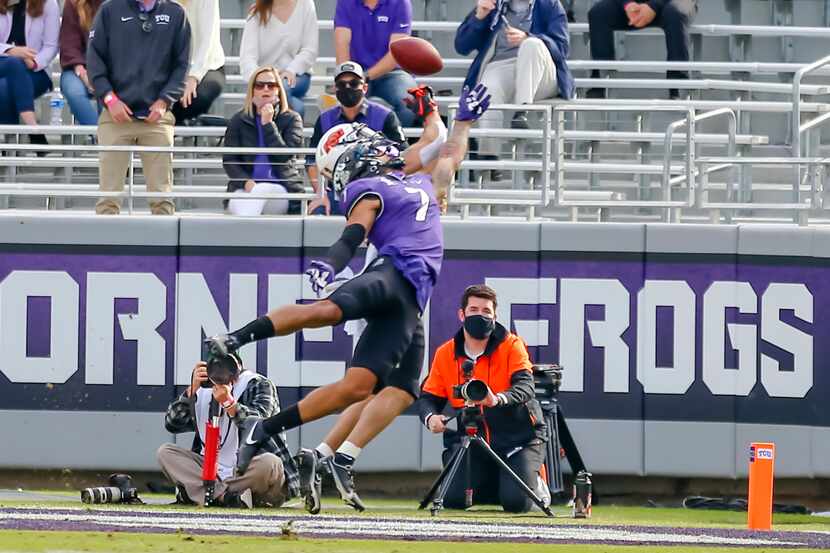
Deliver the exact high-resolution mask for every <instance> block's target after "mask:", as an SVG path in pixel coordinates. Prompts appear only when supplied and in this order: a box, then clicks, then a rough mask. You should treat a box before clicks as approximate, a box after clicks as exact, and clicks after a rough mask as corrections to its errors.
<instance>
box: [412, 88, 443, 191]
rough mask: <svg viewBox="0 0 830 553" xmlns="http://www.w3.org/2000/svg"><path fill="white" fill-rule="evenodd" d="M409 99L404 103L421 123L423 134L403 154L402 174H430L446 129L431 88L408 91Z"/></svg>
mask: <svg viewBox="0 0 830 553" xmlns="http://www.w3.org/2000/svg"><path fill="white" fill-rule="evenodd" d="M408 92H409V94H410V95H411V98H407V99H406V103H407V105H408V106H409V109H411V110H412V111H413V112H414V113H415V118H416V120H419V121H421V122H423V128H424V132H423V133H421V137H420V138H419V139H418V142H416V143H415V144H413V145H412V146H410V147H409V148H407V149H406V151H405V152H404V153H403V158H404V162H405V164H404V172H405V173H406V174H407V175H411V174H412V173H416V172H418V171H422V170H423V171H427V172H431V171H432V169H433V168H434V167H435V160H437V159H438V153H439V152H440V150H441V146H443V145H444V143H445V142H446V141H447V127H446V126H445V125H444V122H443V121H441V114H440V113H439V112H438V104H437V103H436V102H435V99H434V95H433V92H432V88H430V87H429V86H427V85H420V86H417V87H415V88H410V89H409V91H408Z"/></svg>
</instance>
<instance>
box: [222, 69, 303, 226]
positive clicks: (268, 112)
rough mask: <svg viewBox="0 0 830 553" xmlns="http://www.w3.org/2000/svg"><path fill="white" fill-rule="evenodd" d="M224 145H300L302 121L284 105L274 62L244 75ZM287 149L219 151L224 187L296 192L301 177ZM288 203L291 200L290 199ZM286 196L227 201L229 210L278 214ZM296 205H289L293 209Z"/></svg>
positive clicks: (284, 210) (242, 190) (285, 207)
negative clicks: (238, 108)
mask: <svg viewBox="0 0 830 553" xmlns="http://www.w3.org/2000/svg"><path fill="white" fill-rule="evenodd" d="M225 145H226V146H227V147H229V148H245V147H249V148H300V147H302V145H303V121H302V119H301V118H300V116H299V114H298V113H297V112H295V111H292V110H291V108H290V107H289V105H288V98H287V94H286V90H285V84H284V81H283V80H282V79H280V73H279V71H278V70H277V69H276V68H275V67H270V66H266V67H260V68H259V69H257V70H256V71H254V74H253V75H252V76H251V78H250V79H249V81H248V94H247V95H246V96H245V105H244V106H243V107H242V110H241V111H239V112H238V113H237V114H236V115H234V116H233V117H232V118H231V120H230V122H229V123H228V128H227V129H226V130H225ZM294 162H295V159H294V156H292V155H283V154H279V155H277V154H272V155H266V154H256V155H249V154H225V155H224V156H222V165H223V166H224V167H225V172H226V173H227V174H228V177H230V181H228V192H236V193H238V194H239V195H241V196H244V195H245V194H246V193H255V194H262V193H266V194H267V193H283V194H284V193H285V192H302V191H303V186H302V182H301V177H300V175H299V172H298V171H297V168H296V167H295V165H294ZM292 203H294V202H292ZM289 207H290V206H289V201H288V200H264V199H263V200H256V199H243V198H240V199H236V198H234V199H232V200H230V201H229V202H228V203H227V209H228V212H229V213H231V214H233V215H261V214H263V213H266V214H269V215H281V214H284V213H288V212H289ZM298 207H299V206H297V207H296V208H295V209H293V210H292V211H295V212H298V211H299V209H298Z"/></svg>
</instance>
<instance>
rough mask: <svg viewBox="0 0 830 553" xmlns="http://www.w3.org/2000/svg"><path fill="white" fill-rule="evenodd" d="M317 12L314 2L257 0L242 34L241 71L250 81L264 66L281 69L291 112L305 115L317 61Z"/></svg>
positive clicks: (240, 50)
mask: <svg viewBox="0 0 830 553" xmlns="http://www.w3.org/2000/svg"><path fill="white" fill-rule="evenodd" d="M317 32H318V31H317V10H316V9H315V7H314V1H313V0H256V4H254V6H253V7H252V8H251V14H250V16H249V17H248V20H247V21H246V22H245V28H244V29H243V31H242V44H241V45H240V48H239V69H240V73H242V77H243V78H245V79H249V78H250V77H251V75H252V74H253V72H254V71H255V70H256V69H257V68H258V67H262V66H264V65H272V66H274V67H276V68H277V69H279V71H280V76H281V77H282V79H283V82H284V83H285V84H286V91H287V92H288V103H289V104H290V105H291V109H293V110H294V111H296V112H297V113H299V114H300V116H302V115H303V114H304V113H305V106H304V105H303V97H304V96H305V95H306V93H307V92H308V87H309V85H310V84H311V69H312V66H313V65H314V63H315V61H317V44H318V37H317Z"/></svg>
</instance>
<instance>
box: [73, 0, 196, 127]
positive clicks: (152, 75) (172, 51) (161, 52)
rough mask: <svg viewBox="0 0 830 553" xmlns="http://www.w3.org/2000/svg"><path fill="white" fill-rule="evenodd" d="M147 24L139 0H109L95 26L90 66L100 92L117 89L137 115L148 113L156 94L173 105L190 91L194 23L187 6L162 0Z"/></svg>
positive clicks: (100, 94)
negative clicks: (187, 84) (186, 81)
mask: <svg viewBox="0 0 830 553" xmlns="http://www.w3.org/2000/svg"><path fill="white" fill-rule="evenodd" d="M148 15H149V19H148V20H147V21H146V23H148V24H149V25H150V31H149V32H145V31H144V30H143V29H142V21H141V20H140V18H139V9H138V2H137V0H110V1H109V2H105V3H104V4H103V5H102V6H101V9H100V10H98V13H97V14H96V15H95V21H94V22H93V24H92V30H91V31H90V34H89V36H90V38H89V44H88V45H87V54H86V56H87V71H88V72H89V80H90V82H91V83H92V86H93V88H94V89H95V95H96V96H97V97H98V98H101V99H103V97H104V96H106V95H107V94H108V93H109V92H113V91H114V92H115V94H117V95H118V97H119V98H120V99H121V101H122V102H124V103H125V104H127V106H129V107H130V109H131V110H132V111H133V114H134V115H146V114H147V111H148V109H149V108H150V106H151V105H152V104H153V102H155V101H156V100H159V99H162V100H165V101H166V102H167V105H168V106H172V105H173V104H174V103H176V101H178V99H179V98H181V95H182V92H183V91H184V79H185V76H186V74H187V68H188V66H189V64H190V24H189V23H188V22H187V17H186V16H185V13H184V8H182V7H181V5H179V4H178V3H176V2H172V1H171V0H157V2H156V5H155V7H153V9H152V11H150V12H149V13H148Z"/></svg>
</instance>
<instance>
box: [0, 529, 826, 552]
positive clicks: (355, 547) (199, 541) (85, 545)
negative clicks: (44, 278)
mask: <svg viewBox="0 0 830 553" xmlns="http://www.w3.org/2000/svg"><path fill="white" fill-rule="evenodd" d="M0 551H2V552H3V553H9V552H15V553H17V552H27V553H28V552H33V553H35V552H36V553H46V552H55V553H58V552H59V553H75V552H82V551H83V552H86V551H89V552H111V553H157V552H167V553H191V552H193V553H196V552H199V553H204V552H206V551H233V553H271V552H273V553H459V551H465V552H466V551H470V552H472V553H502V552H506V551H509V552H510V553H531V552H534V553H535V552H542V551H544V552H550V553H603V552H614V553H634V552H635V551H636V552H638V553H640V552H642V553H655V552H658V551H670V552H672V553H704V552H707V553H708V552H712V553H738V552H743V551H754V552H755V553H762V552H763V551H764V549H763V548H760V549H759V548H752V549H750V548H735V547H723V548H712V547H682V546H676V547H642V546H640V547H632V546H609V545H573V544H569V545H532V544H504V543H485V544H482V543H464V544H463V545H462V544H459V543H446V542H429V543H419V542H407V541H352V540H303V539H292V538H251V537H238V538H230V537H225V536H222V537H211V536H189V535H186V534H181V535H147V534H130V533H110V534H104V533H75V532H52V533H46V534H44V533H39V532H13V531H12V532H0ZM774 551H776V552H781V551H787V550H786V549H775V550H774ZM793 551H804V552H809V551H820V550H818V549H798V550H793Z"/></svg>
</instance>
